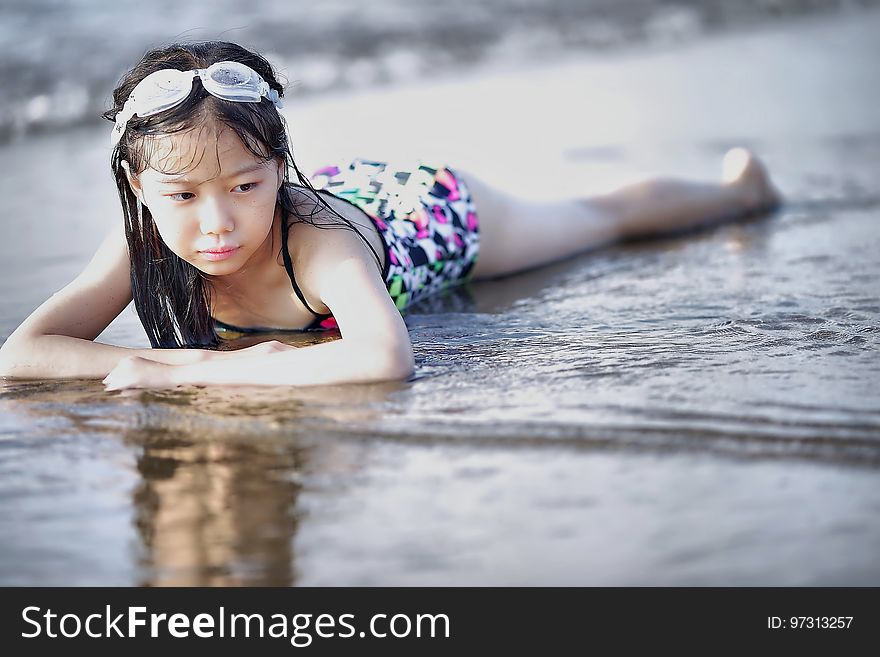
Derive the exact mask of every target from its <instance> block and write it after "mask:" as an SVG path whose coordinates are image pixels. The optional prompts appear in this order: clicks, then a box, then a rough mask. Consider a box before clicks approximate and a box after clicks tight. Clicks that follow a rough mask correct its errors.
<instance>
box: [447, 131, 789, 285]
mask: <svg viewBox="0 0 880 657" xmlns="http://www.w3.org/2000/svg"><path fill="white" fill-rule="evenodd" d="M461 174H462V177H463V178H464V180H465V182H466V184H467V185H468V188H469V189H470V191H471V195H472V197H473V200H474V204H475V205H476V208H477V215H478V217H479V221H480V255H479V257H478V258H477V264H476V266H475V267H474V278H475V279H479V278H493V277H497V276H504V275H506V274H512V273H515V272H518V271H522V270H524V269H530V268H532V267H538V266H540V265H544V264H547V263H550V262H553V261H555V260H560V259H562V258H565V257H568V256H571V255H574V254H576V253H580V252H582V251H586V250H589V249H592V248H595V247H598V246H602V245H605V244H610V243H612V242H616V241H619V240H622V239H629V238H633V237H642V236H653V235H661V234H663V233H669V232H676V231H679V230H682V229H686V228H693V227H696V226H698V225H700V224H703V223H706V222H707V221H711V220H717V219H724V218H734V217H736V216H742V215H744V214H747V213H752V212H757V211H760V210H765V209H770V208H773V207H775V206H776V205H777V204H778V203H779V199H780V196H779V194H778V192H777V191H776V190H775V188H774V187H773V185H772V184H771V183H770V179H769V177H768V175H767V171H766V169H765V168H764V165H763V164H762V163H761V161H760V160H758V159H757V158H756V157H755V156H754V155H752V154H751V153H750V152H748V151H746V150H744V149H741V148H737V149H733V150H731V151H730V152H728V153H727V155H725V157H724V162H723V166H722V178H721V181H720V182H716V183H700V182H690V181H684V180H660V179H657V180H647V181H644V182H641V183H636V184H634V185H630V186H627V187H624V188H622V189H619V190H617V191H615V192H612V193H610V194H605V195H602V196H595V197H592V198H587V199H570V200H564V201H551V202H545V201H531V200H523V199H517V198H515V197H513V196H510V195H508V194H506V193H504V192H501V191H499V190H497V189H494V188H492V187H490V186H488V185H486V184H485V183H484V182H482V181H481V180H479V179H478V178H476V177H475V176H473V175H471V174H469V173H467V172H464V171H462V172H461Z"/></svg>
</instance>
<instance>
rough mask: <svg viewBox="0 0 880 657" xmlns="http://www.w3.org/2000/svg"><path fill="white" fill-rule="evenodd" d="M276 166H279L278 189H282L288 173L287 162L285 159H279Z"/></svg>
mask: <svg viewBox="0 0 880 657" xmlns="http://www.w3.org/2000/svg"><path fill="white" fill-rule="evenodd" d="M276 164H277V165H278V189H281V185H283V184H284V174H285V173H286V172H287V162H285V161H284V159H283V158H278V159H277V160H276Z"/></svg>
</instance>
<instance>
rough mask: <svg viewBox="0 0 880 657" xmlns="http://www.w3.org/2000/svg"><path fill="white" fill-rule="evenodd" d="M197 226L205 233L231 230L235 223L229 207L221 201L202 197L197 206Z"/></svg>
mask: <svg viewBox="0 0 880 657" xmlns="http://www.w3.org/2000/svg"><path fill="white" fill-rule="evenodd" d="M199 228H200V229H201V231H202V233H203V234H205V235H209V234H219V233H228V232H230V231H232V229H233V228H235V223H234V222H233V220H232V213H231V211H230V208H229V207H227V205H226V204H224V203H223V202H221V201H218V200H212V199H204V200H203V202H202V204H201V207H200V208H199Z"/></svg>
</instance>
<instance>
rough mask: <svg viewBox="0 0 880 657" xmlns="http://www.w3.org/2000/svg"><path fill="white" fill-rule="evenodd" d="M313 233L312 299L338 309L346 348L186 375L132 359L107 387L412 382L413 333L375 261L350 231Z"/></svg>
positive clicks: (308, 242) (303, 255)
mask: <svg viewBox="0 0 880 657" xmlns="http://www.w3.org/2000/svg"><path fill="white" fill-rule="evenodd" d="M311 231H314V233H318V234H312V233H311ZM311 231H308V230H306V231H302V230H301V231H300V234H299V235H298V239H297V240H296V243H297V248H299V249H300V251H299V253H298V254H297V257H298V259H297V270H298V271H299V272H301V273H300V278H301V279H302V280H301V283H302V288H303V292H304V293H305V294H306V295H307V296H309V294H310V292H309V290H313V291H314V292H315V295H314V296H316V297H317V298H318V299H320V301H321V303H322V304H324V305H326V306H327V307H328V308H329V309H330V311H331V312H332V313H333V316H334V317H335V318H336V322H337V324H338V325H339V330H340V332H341V333H342V339H341V340H336V341H334V342H325V343H322V344H318V345H314V346H309V347H301V348H291V349H289V350H284V351H280V352H278V353H270V354H261V355H254V356H250V357H248V356H245V355H241V357H239V358H234V359H218V360H211V361H208V362H201V363H195V364H191V365H182V366H179V367H166V366H161V365H156V364H155V363H148V362H146V361H142V360H140V359H131V360H129V361H126V362H124V363H122V364H120V366H119V367H118V368H117V369H116V370H114V371H113V372H111V374H110V376H108V377H107V378H106V379H105V381H104V383H105V384H106V386H107V388H108V389H120V388H136V387H173V386H176V385H186V384H193V385H230V384H232V385H319V384H334V383H363V382H369V381H387V380H401V379H406V378H408V377H409V376H410V375H411V374H412V371H413V368H414V365H415V362H414V358H413V353H412V345H411V343H410V340H409V333H408V331H407V328H406V324H405V323H404V321H403V318H402V317H401V315H400V312H399V311H398V310H397V308H396V307H395V305H394V302H393V301H392V299H391V297H390V296H389V294H388V290H387V289H386V287H385V283H384V281H383V280H382V278H381V276H380V275H379V273H378V271H377V270H376V264H375V262H374V261H373V260H372V256H371V255H369V254H368V252H367V251H366V248H365V247H364V246H363V244H362V243H361V242H360V240H359V239H358V238H357V237H356V236H354V235H353V234H352V233H351V232H350V231H346V230H320V229H315V228H311ZM304 232H305V233H307V234H303V233H304ZM312 238H314V241H312ZM311 301H313V300H311ZM310 305H311V303H310ZM315 305H318V306H320V304H315Z"/></svg>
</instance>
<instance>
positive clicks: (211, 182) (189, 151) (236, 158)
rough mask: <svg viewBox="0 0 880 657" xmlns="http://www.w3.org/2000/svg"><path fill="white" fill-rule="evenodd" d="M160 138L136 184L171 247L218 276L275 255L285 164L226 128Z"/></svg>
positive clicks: (213, 128)
mask: <svg viewBox="0 0 880 657" xmlns="http://www.w3.org/2000/svg"><path fill="white" fill-rule="evenodd" d="M154 139H155V142H154V143H153V144H152V146H153V148H152V154H151V158H150V166H148V167H147V168H146V169H145V170H144V171H142V172H141V173H140V174H138V175H137V176H133V175H131V173H130V172H129V181H130V183H131V186H132V189H133V190H134V192H135V194H137V195H138V196H139V197H140V199H141V202H142V203H143V204H144V205H146V206H147V207H148V208H149V209H150V213H151V214H152V216H153V221H154V222H155V224H156V227H157V228H158V230H159V235H160V236H161V237H162V240H163V241H164V242H165V244H166V245H167V246H168V248H169V249H171V251H173V252H174V253H175V254H177V255H178V256H180V257H181V258H183V259H184V260H186V261H187V262H189V263H190V264H191V265H193V266H194V267H196V268H198V269H200V270H201V271H203V272H204V273H206V274H209V275H213V276H224V275H228V274H234V273H235V272H238V271H242V270H243V269H244V268H245V265H247V264H250V265H255V264H257V263H258V262H259V261H260V260H261V259H263V258H268V257H270V256H271V253H270V249H269V247H270V244H271V238H270V232H271V229H272V226H273V225H274V220H275V211H276V199H277V194H278V189H279V188H280V186H281V184H282V182H283V168H282V167H283V164H282V163H280V162H278V161H268V162H266V161H263V160H261V159H259V158H257V157H254V155H253V154H252V153H251V152H250V151H249V150H248V149H247V148H245V146H244V144H242V143H241V140H240V139H239V137H238V135H237V134H236V133H235V132H234V131H232V130H231V129H229V128H226V127H225V126H223V125H222V124H219V125H216V126H213V125H209V126H204V127H203V128H200V129H195V130H191V131H188V132H184V133H180V134H173V135H164V136H161V137H157V138H154ZM123 166H124V167H125V168H126V171H128V166H127V163H123ZM163 170H164V171H183V173H182V174H179V175H177V174H171V175H169V174H165V173H162V171H163ZM273 259H274V258H273Z"/></svg>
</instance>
